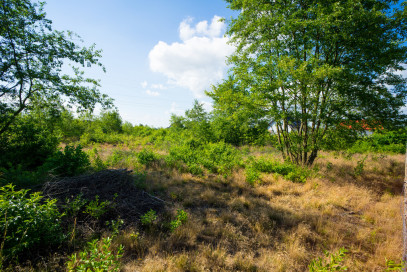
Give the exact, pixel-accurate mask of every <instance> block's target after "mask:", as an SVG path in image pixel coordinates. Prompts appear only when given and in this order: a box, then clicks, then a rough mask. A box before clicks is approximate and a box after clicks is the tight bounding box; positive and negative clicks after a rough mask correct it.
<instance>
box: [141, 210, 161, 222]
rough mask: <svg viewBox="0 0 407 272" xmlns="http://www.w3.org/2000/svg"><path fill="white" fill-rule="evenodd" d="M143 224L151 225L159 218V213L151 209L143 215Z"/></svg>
mask: <svg viewBox="0 0 407 272" xmlns="http://www.w3.org/2000/svg"><path fill="white" fill-rule="evenodd" d="M140 219H141V224H142V225H144V226H151V225H152V224H153V223H154V221H155V220H157V213H156V212H155V211H154V210H149V211H148V212H146V213H145V214H143V215H142V216H141V217H140Z"/></svg>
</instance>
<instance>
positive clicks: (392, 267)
mask: <svg viewBox="0 0 407 272" xmlns="http://www.w3.org/2000/svg"><path fill="white" fill-rule="evenodd" d="M404 267H405V262H403V260H400V262H399V263H396V262H395V261H393V260H386V270H384V271H386V272H388V271H403V268H404Z"/></svg>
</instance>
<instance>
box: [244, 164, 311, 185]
mask: <svg viewBox="0 0 407 272" xmlns="http://www.w3.org/2000/svg"><path fill="white" fill-rule="evenodd" d="M246 165H247V166H246V175H248V173H249V180H247V178H248V176H246V180H247V181H248V182H249V183H251V184H252V183H253V182H255V179H256V180H257V179H258V177H256V175H258V174H256V171H257V172H263V173H276V174H279V175H281V176H283V177H284V178H285V179H288V180H290V181H293V182H306V180H307V178H308V177H309V175H310V170H308V169H305V168H302V167H301V166H298V165H295V164H291V163H287V162H284V163H281V162H278V161H273V160H266V159H264V158H260V159H257V160H255V159H253V158H250V159H249V160H248V162H247V164H246Z"/></svg>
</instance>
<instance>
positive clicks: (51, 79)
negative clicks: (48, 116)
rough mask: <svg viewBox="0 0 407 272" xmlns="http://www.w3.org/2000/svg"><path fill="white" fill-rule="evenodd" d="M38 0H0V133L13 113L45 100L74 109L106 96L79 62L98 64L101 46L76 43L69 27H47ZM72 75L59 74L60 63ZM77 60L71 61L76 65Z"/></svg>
mask: <svg viewBox="0 0 407 272" xmlns="http://www.w3.org/2000/svg"><path fill="white" fill-rule="evenodd" d="M43 5H44V3H42V2H31V1H30V0H2V1H1V2H0V22H1V24H0V116H1V118H0V135H2V134H3V133H4V132H6V131H7V130H8V129H9V127H10V125H11V124H12V123H13V122H14V120H15V119H16V117H17V116H18V115H19V114H20V113H21V112H23V111H29V110H30V109H32V108H35V107H37V106H38V104H45V105H47V106H50V107H57V106H58V105H59V106H60V107H63V106H66V105H68V106H69V107H73V106H75V108H76V109H77V110H78V111H81V110H83V109H88V110H89V109H90V110H92V109H93V108H94V106H95V105H96V104H97V103H101V104H102V106H104V107H109V106H111V104H112V101H111V99H109V98H108V97H107V96H106V95H103V94H101V93H100V92H99V90H98V87H99V82H98V81H97V80H94V79H90V78H86V77H84V72H83V71H82V70H81V69H80V67H84V66H87V67H90V66H92V65H97V66H100V67H102V68H103V70H104V67H103V66H102V64H101V63H100V62H99V58H100V57H101V51H100V50H96V49H95V46H94V45H92V46H90V47H88V48H86V47H81V46H79V45H78V44H76V43H75V42H74V41H73V39H77V38H79V37H78V36H76V35H74V34H73V33H71V32H69V31H68V32H66V33H65V32H61V31H55V30H53V29H52V24H51V21H50V20H48V19H46V17H45V13H44V11H43ZM66 65H69V66H71V67H72V68H73V73H72V75H66V74H63V73H62V69H63V67H64V66H66ZM75 65H76V66H75Z"/></svg>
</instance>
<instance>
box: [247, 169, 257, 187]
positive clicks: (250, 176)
mask: <svg viewBox="0 0 407 272" xmlns="http://www.w3.org/2000/svg"><path fill="white" fill-rule="evenodd" d="M259 180H260V171H259V170H257V169H256V168H254V167H247V168H246V182H247V183H249V184H250V185H252V186H253V185H254V184H256V183H257V182H258V181H259Z"/></svg>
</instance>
